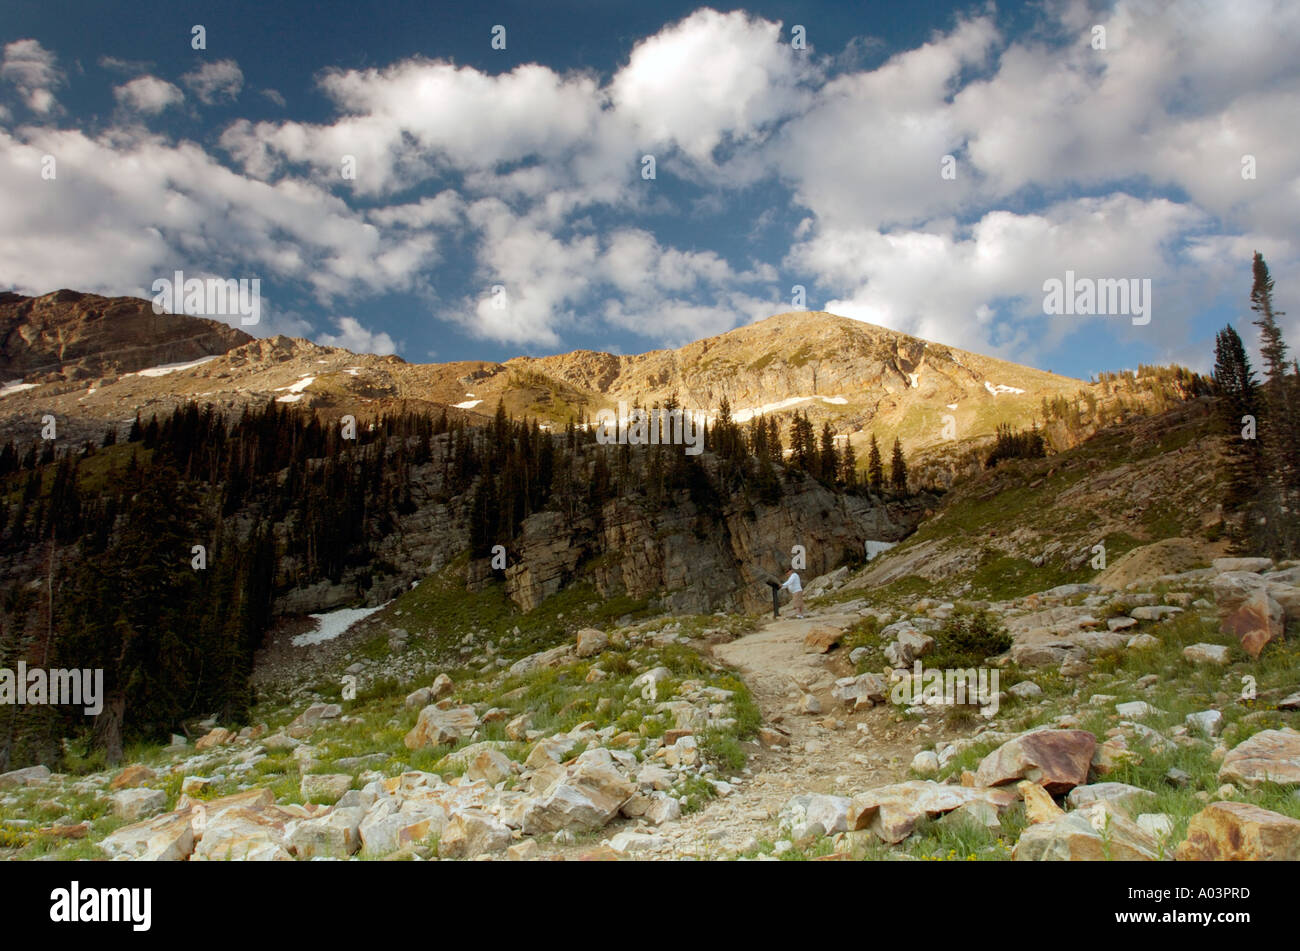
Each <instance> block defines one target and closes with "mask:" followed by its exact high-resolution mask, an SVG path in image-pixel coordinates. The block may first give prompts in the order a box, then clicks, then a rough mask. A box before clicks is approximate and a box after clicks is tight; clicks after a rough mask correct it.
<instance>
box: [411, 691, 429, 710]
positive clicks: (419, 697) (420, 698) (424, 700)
mask: <svg viewBox="0 0 1300 951" xmlns="http://www.w3.org/2000/svg"><path fill="white" fill-rule="evenodd" d="M404 703H405V705H406V709H408V710H420V709H423V708H424V707H427V706H428V705H429V704H431V703H433V688H432V687H419V688H417V689H416V690H412V691H411V692H410V693H408V694H407V695H406V700H405V701H404Z"/></svg>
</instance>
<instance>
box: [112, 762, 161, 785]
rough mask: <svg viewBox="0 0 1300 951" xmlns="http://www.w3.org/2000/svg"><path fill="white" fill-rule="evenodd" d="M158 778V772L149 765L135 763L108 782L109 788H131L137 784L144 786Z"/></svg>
mask: <svg viewBox="0 0 1300 951" xmlns="http://www.w3.org/2000/svg"><path fill="white" fill-rule="evenodd" d="M157 778H158V774H157V773H155V772H154V771H153V770H152V769H150V768H149V767H148V766H144V765H141V764H140V763H133V764H132V765H130V766H128V767H126V768H125V769H124V770H122V771H121V772H120V773H118V774H117V775H116V776H114V777H113V781H112V782H111V783H109V784H108V788H109V789H130V788H132V787H135V786H143V785H144V784H145V783H147V782H150V781H151V780H154V779H157Z"/></svg>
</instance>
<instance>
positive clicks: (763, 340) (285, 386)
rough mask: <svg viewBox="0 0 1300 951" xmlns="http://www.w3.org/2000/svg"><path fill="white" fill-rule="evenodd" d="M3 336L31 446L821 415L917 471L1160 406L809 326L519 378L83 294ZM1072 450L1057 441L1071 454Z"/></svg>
mask: <svg viewBox="0 0 1300 951" xmlns="http://www.w3.org/2000/svg"><path fill="white" fill-rule="evenodd" d="M0 332H3V334H4V336H3V338H0V366H4V367H7V368H8V374H9V376H8V377H7V378H6V380H7V382H9V383H12V384H15V385H10V386H7V387H6V388H4V389H3V390H0V435H3V436H5V437H6V438H8V437H10V436H15V435H16V436H18V437H20V438H23V439H27V438H31V437H32V436H33V435H34V434H35V433H36V432H37V431H38V430H37V427H36V425H35V423H34V420H39V418H40V416H41V415H43V414H45V413H53V414H54V415H55V416H56V417H57V418H59V420H60V421H61V422H62V423H64V424H65V425H66V426H67V427H68V430H67V431H68V433H69V434H70V435H71V436H73V437H74V438H77V439H83V438H98V437H99V436H101V435H102V434H103V430H104V428H105V427H107V426H110V425H113V426H117V427H119V428H120V427H123V426H125V425H126V422H128V421H129V420H130V419H132V418H133V417H134V415H135V413H136V412H137V411H140V412H142V413H144V414H145V415H146V417H147V415H148V414H149V413H151V412H167V411H170V410H171V409H172V408H173V407H174V406H175V405H177V404H178V403H181V402H184V401H186V400H197V401H199V402H205V403H212V404H213V405H216V406H219V407H221V408H223V409H225V410H228V411H230V412H235V413H237V412H239V411H240V410H241V409H242V408H243V407H244V406H246V405H250V404H251V405H262V404H265V403H266V402H269V401H272V400H278V401H281V402H286V403H288V402H291V403H293V404H295V405H296V406H299V407H301V408H304V409H312V410H316V411H318V412H321V413H324V414H327V415H329V416H330V417H332V418H336V417H338V416H341V415H343V414H345V413H352V414H354V415H357V416H358V418H361V417H363V416H372V415H374V414H377V413H381V412H384V411H387V410H391V409H394V408H397V407H400V406H403V405H418V406H423V407H426V408H432V409H434V410H436V411H439V412H440V411H441V410H442V409H444V408H449V412H451V413H452V414H453V415H468V416H473V417H480V416H485V415H490V414H491V413H492V412H493V410H494V409H495V407H496V405H497V403H498V401H501V402H504V404H505V406H506V409H507V411H508V412H509V413H510V414H511V415H514V416H516V417H522V416H528V417H530V418H537V419H539V420H541V421H542V422H543V423H545V424H546V425H549V426H552V427H560V426H563V425H564V424H565V423H567V422H568V421H569V420H570V419H575V418H578V417H580V416H583V415H586V416H587V417H589V418H590V417H594V415H595V413H596V412H597V411H598V410H600V409H603V408H610V409H613V408H616V407H617V405H618V403H619V402H620V401H625V402H626V403H627V404H628V405H641V406H647V407H648V406H651V405H653V404H655V403H656V402H658V403H662V402H663V401H665V400H667V399H669V398H672V397H675V398H676V399H678V400H679V401H680V403H681V405H682V406H683V407H684V408H686V409H688V410H691V411H694V412H697V413H700V414H702V415H704V416H707V417H714V416H716V414H717V413H718V411H719V408H720V406H721V403H722V401H723V400H724V399H726V400H728V401H729V402H730V404H731V408H732V412H733V415H735V416H736V418H738V419H741V420H745V419H748V418H751V417H752V416H754V415H759V414H769V415H774V416H776V417H777V418H778V419H779V420H780V421H781V423H782V425H783V426H785V425H788V423H789V420H790V418H791V415H792V414H793V413H794V412H805V411H806V412H808V414H809V416H810V417H811V418H812V419H813V421H814V423H815V425H816V426H817V427H819V428H820V426H821V424H822V423H823V422H828V423H830V424H831V426H832V428H833V430H834V431H835V432H836V434H837V435H839V436H840V437H842V438H846V439H848V440H849V441H850V442H852V444H853V445H854V448H855V449H856V450H857V451H858V455H859V459H860V460H863V461H864V462H865V457H866V448H867V439H868V435H869V434H871V433H874V434H875V435H876V437H877V439H878V440H879V441H880V442H881V443H882V445H883V447H884V450H885V452H886V453H887V452H888V447H889V445H890V443H892V440H893V438H894V437H895V436H898V437H900V438H901V439H902V441H903V444H904V447H905V449H906V450H907V452H908V453H909V454H916V453H927V454H930V455H932V456H935V457H937V458H939V459H947V458H949V457H951V456H954V455H957V454H960V452H961V451H962V450H964V449H966V448H969V447H970V446H972V445H982V444H984V443H985V442H987V441H988V439H989V438H990V437H991V436H992V434H993V433H994V431H995V429H996V427H997V426H998V425H999V424H1001V423H1008V424H1010V425H1013V426H1015V427H1024V426H1028V425H1029V424H1030V423H1031V422H1032V421H1034V420H1035V419H1037V420H1038V421H1039V422H1040V423H1041V422H1042V421H1043V420H1042V415H1043V414H1042V406H1043V403H1044V400H1046V401H1047V402H1049V403H1050V402H1052V401H1053V400H1055V399H1058V398H1064V399H1068V400H1075V399H1076V398H1082V396H1087V397H1088V398H1089V399H1090V400H1091V401H1092V402H1093V403H1094V404H1095V403H1096V402H1097V401H1100V402H1101V404H1102V405H1103V406H1104V405H1106V404H1107V403H1108V402H1113V401H1114V400H1115V398H1116V395H1117V394H1121V393H1127V395H1128V397H1129V400H1130V402H1131V403H1132V404H1133V405H1135V406H1141V405H1142V404H1144V403H1150V402H1151V400H1150V394H1149V393H1147V392H1146V391H1145V390H1144V389H1143V387H1142V386H1141V385H1139V384H1138V382H1136V381H1134V382H1129V383H1123V384H1116V385H1115V386H1111V385H1110V384H1106V385H1102V384H1094V383H1087V382H1084V381H1081V380H1074V379H1070V378H1068V377H1062V376H1058V375H1056V374H1052V373H1045V372H1043V371H1040V370H1035V369H1032V368H1030V367H1024V366H1019V365H1017V364H1014V363H1010V362H1007V361H1004V360H998V359H994V358H991V357H985V356H981V355H979V354H974V353H969V352H966V351H962V350H957V349H954V348H951V347H946V346H942V345H939V344H935V343H931V342H928V341H925V340H921V339H919V338H916V337H911V336H908V335H907V334H902V333H898V332H895V331H891V330H887V329H885V328H883V327H876V326H873V325H871V324H865V323H862V322H860V321H854V320H849V319H847V318H844V317H837V316H835V315H832V314H826V313H820V312H806V311H801V312H793V313H787V314H779V315H777V316H774V317H770V318H768V319H766V320H762V321H759V322H757V323H754V324H751V325H749V326H745V327H740V328H737V329H735V330H732V331H729V332H728V333H725V334H721V335H718V336H716V337H710V338H707V339H704V340H699V341H696V342H695V343H692V344H688V345H687V346H685V347H682V348H680V349H677V350H656V351H651V352H649V353H644V354H638V355H633V356H625V355H614V354H607V353H594V352H590V351H577V352H574V353H568V354H560V355H557V356H550V357H541V358H530V357H519V358H516V359H513V360H509V361H506V362H505V363H491V362H475V361H468V362H458V363H446V364H410V363H407V362H405V361H404V360H402V359H400V358H398V357H393V356H390V357H376V356H373V355H364V354H353V353H350V352H349V351H346V350H342V349H339V348H335V347H320V346H317V345H315V344H312V343H309V342H308V341H305V340H298V339H294V338H287V337H272V338H266V339H260V340H253V339H252V338H250V337H248V336H247V335H246V334H244V333H243V332H242V331H239V330H236V329H234V328H233V327H228V326H226V325H224V324H221V323H218V322H215V321H211V320H204V319H201V318H194V317H186V316H173V315H163V316H156V315H154V314H153V312H152V307H151V304H150V302H148V301H142V300H134V299H131V298H113V299H107V298H102V297H97V296H95V295H88V294H79V293H77V292H74V291H58V292H56V293H53V294H47V295H44V296H42V297H36V298H24V297H20V296H18V295H15V294H7V295H5V296H4V297H3V299H2V300H0ZM200 361H202V362H200ZM18 381H21V383H19V382H18ZM1072 438H1077V437H1074V436H1071V435H1070V434H1069V433H1064V432H1060V433H1056V434H1055V435H1054V436H1053V439H1054V441H1055V442H1056V443H1059V444H1060V445H1062V446H1064V445H1067V444H1069V443H1070V441H1071V439H1072ZM940 468H942V467H940ZM936 477H937V473H936ZM940 481H943V480H942V479H940Z"/></svg>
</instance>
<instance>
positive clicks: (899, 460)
mask: <svg viewBox="0 0 1300 951" xmlns="http://www.w3.org/2000/svg"><path fill="white" fill-rule="evenodd" d="M889 483H890V486H891V487H892V488H893V490H894V491H895V492H898V493H900V494H906V492H907V462H906V461H904V459H903V444H902V443H901V442H900V441H899V439H898V437H897V436H895V437H894V453H893V456H892V457H891V458H890V460H889Z"/></svg>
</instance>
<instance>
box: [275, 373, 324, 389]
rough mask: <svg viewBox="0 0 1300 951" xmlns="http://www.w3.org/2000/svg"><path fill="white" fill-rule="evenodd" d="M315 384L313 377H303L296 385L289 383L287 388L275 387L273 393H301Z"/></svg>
mask: <svg viewBox="0 0 1300 951" xmlns="http://www.w3.org/2000/svg"><path fill="white" fill-rule="evenodd" d="M315 382H316V378H315V377H314V376H305V377H303V378H302V379H301V380H299V381H298V382H297V383H290V384H289V385H288V386H277V387H276V388H275V391H276V392H277V393H278V392H280V391H281V390H288V391H289V392H290V393H301V392H302V391H303V390H305V389H307V387H309V386H311V385H312V384H313V383H315Z"/></svg>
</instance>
